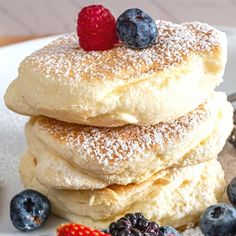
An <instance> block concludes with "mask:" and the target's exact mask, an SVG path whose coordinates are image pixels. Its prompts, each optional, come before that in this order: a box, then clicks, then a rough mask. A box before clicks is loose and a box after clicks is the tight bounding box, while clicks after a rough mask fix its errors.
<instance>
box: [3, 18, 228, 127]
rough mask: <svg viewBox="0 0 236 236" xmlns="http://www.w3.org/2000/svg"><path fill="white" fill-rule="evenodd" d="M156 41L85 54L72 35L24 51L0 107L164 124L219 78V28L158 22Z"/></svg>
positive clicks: (96, 120)
mask: <svg viewBox="0 0 236 236" xmlns="http://www.w3.org/2000/svg"><path fill="white" fill-rule="evenodd" d="M157 28H158V37H157V40H156V44H155V45H153V46H151V47H149V48H146V49H143V50H134V49H130V48H127V47H125V46H124V45H121V44H120V45H117V46H116V47H114V48H113V49H111V50H106V51H100V52H95V51H91V52H85V51H83V50H82V49H81V48H79V47H78V39H77V37H76V35H75V34H69V35H66V36H64V37H62V38H60V39H58V40H56V41H54V42H52V43H51V44H49V45H48V46H46V47H44V48H42V49H40V50H38V51H37V52H35V53H33V54H32V55H30V56H29V57H27V58H26V59H25V60H24V61H23V62H22V63H21V65H20V68H19V75H18V78H17V79H16V80H14V81H13V82H12V84H11V85H10V86H9V88H8V90H7V92H6V95H5V102H6V105H7V106H8V107H9V108H10V109H11V110H13V111H16V112H18V113H21V114H24V115H29V116H38V115H45V116H48V117H52V118H55V119H57V120H61V121H66V122H69V123H77V124H87V125H94V126H107V127H111V126H121V125H125V124H139V125H151V124H157V123H159V122H169V121H173V120H175V119H177V118H178V117H180V116H183V115H185V114H186V113H188V112H190V111H192V110H193V109H195V108H196V107H197V106H198V105H199V104H201V103H203V102H204V100H206V98H207V97H208V96H209V95H210V93H211V92H212V91H213V90H214V88H215V87H216V86H217V85H218V84H219V83H220V82H221V78H222V75H223V71H224V68H225V63H226V44H227V42H226V36H225V34H224V33H222V32H220V31H218V30H216V29H214V28H212V27H210V26H209V25H207V24H202V23H198V22H192V23H185V24H173V23H170V22H166V21H157Z"/></svg>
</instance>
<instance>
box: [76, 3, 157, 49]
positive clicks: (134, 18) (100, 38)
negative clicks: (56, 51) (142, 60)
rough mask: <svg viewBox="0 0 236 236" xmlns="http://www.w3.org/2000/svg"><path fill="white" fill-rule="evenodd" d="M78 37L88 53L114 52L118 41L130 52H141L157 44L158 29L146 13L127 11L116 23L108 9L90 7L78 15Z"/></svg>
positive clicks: (137, 10) (100, 6)
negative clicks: (137, 50) (131, 50)
mask: <svg viewBox="0 0 236 236" xmlns="http://www.w3.org/2000/svg"><path fill="white" fill-rule="evenodd" d="M77 35H78V37H79V44H80V47H81V48H83V49H84V50H85V51H101V50H108V49H111V48H112V47H113V46H114V45H115V44H116V43H118V38H119V39H120V40H121V41H122V42H124V43H125V44H126V45H127V46H129V47H131V48H135V49H141V48H146V47H149V46H151V45H152V44H154V43H155V40H156V37H157V27H156V24H155V22H154V20H153V19H152V18H151V17H150V16H149V15H148V14H147V13H145V12H143V11H142V10H140V9H137V8H132V9H128V10H126V11H125V12H124V13H122V14H121V15H120V16H119V17H118V20H117V22H116V20H115V18H114V16H113V15H112V14H111V12H110V11H109V10H108V9H107V8H105V7H103V6H102V5H90V6H87V7H84V8H83V9H82V10H81V11H80V13H79V15H78V20H77Z"/></svg>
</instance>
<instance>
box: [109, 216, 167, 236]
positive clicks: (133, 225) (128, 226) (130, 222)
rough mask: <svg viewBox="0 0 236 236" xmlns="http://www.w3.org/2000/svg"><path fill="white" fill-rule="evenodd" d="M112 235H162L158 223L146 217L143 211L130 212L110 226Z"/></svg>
mask: <svg viewBox="0 0 236 236" xmlns="http://www.w3.org/2000/svg"><path fill="white" fill-rule="evenodd" d="M109 232H110V234H111V235H112V236H118V235H119V236H129V235H135V236H152V235H153V236H162V235H163V233H162V232H161V231H160V228H159V226H158V224H157V223H155V222H153V221H149V220H148V219H146V218H145V217H144V216H143V214H142V213H135V214H132V213H129V214H126V215H125V216H124V217H122V218H120V219H119V220H118V221H116V222H112V223H111V224H110V226H109Z"/></svg>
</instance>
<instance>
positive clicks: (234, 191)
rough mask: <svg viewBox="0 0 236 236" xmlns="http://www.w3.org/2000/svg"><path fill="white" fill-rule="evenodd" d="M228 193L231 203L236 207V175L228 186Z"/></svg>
mask: <svg viewBox="0 0 236 236" xmlns="http://www.w3.org/2000/svg"><path fill="white" fill-rule="evenodd" d="M227 195H228V198H229V201H230V202H231V204H232V205H233V206H234V207H236V177H234V178H233V179H232V181H231V182H230V184H229V186H228V188H227Z"/></svg>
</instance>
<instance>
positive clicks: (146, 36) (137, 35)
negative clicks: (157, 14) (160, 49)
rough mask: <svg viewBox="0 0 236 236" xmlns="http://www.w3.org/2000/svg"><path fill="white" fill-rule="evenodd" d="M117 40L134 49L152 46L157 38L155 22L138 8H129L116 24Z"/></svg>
mask: <svg viewBox="0 0 236 236" xmlns="http://www.w3.org/2000/svg"><path fill="white" fill-rule="evenodd" d="M116 31H117V35H118V37H119V39H120V40H121V41H122V42H124V43H125V44H126V45H128V46H129V47H131V48H134V49H142V48H146V47H149V46H151V45H153V44H154V43H155V41H156V37H157V26H156V23H155V21H154V20H153V19H152V18H151V17H150V16H149V15H148V14H147V13H145V12H143V11H142V10H140V9H138V8H131V9H128V10H126V11H125V12H124V13H122V14H121V15H120V16H119V17H118V19H117V22H116Z"/></svg>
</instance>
